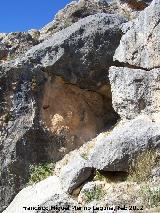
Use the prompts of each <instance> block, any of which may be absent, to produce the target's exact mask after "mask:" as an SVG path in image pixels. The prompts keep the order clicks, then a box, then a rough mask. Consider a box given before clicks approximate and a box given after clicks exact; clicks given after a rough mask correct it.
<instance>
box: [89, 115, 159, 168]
mask: <svg viewBox="0 0 160 213" xmlns="http://www.w3.org/2000/svg"><path fill="white" fill-rule="evenodd" d="M159 124H160V123H159V122H153V121H152V119H150V118H149V117H148V116H139V117H137V118H135V119H133V120H131V121H127V122H125V123H124V124H122V125H120V126H119V125H118V126H117V127H115V128H114V129H113V131H112V132H111V133H110V134H109V135H108V136H107V137H106V138H105V139H104V138H103V139H102V140H100V141H98V142H97V143H96V145H95V147H94V149H93V151H92V152H91V154H90V156H89V161H90V163H91V166H92V167H93V168H96V169H99V170H104V171H123V172H127V171H128V170H129V167H130V166H131V163H132V162H133V161H134V159H136V157H137V155H138V154H140V153H141V152H144V151H146V150H147V149H156V148H160V140H159V138H160V128H159Z"/></svg>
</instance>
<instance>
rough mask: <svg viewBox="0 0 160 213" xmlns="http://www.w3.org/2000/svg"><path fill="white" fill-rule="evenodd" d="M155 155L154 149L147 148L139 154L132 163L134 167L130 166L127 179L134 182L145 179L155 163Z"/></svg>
mask: <svg viewBox="0 0 160 213" xmlns="http://www.w3.org/2000/svg"><path fill="white" fill-rule="evenodd" d="M156 159H157V155H156V153H155V152H154V151H152V150H148V151H146V152H144V153H142V154H140V155H139V156H138V157H137V159H136V161H135V164H134V168H132V167H131V168H130V170H129V176H128V180H130V181H134V182H143V181H147V180H148V179H149V177H150V176H151V171H152V169H153V167H154V166H155V165H156Z"/></svg>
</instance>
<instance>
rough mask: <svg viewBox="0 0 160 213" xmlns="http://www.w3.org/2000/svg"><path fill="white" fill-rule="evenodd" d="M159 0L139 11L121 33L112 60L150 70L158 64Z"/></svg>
mask: <svg viewBox="0 0 160 213" xmlns="http://www.w3.org/2000/svg"><path fill="white" fill-rule="evenodd" d="M159 16H160V1H159V0H154V1H153V2H152V3H151V5H150V6H149V7H147V8H146V9H145V10H144V11H142V12H141V13H140V15H139V16H138V18H137V19H135V20H134V21H133V22H132V26H130V27H129V29H128V31H127V33H126V34H124V35H123V37H122V39H121V42H120V45H119V47H118V48H117V50H116V52H115V55H114V60H117V61H119V62H121V63H123V64H126V65H131V66H132V67H134V68H142V69H146V70H151V69H153V68H157V67H159V66H160V46H159V45H160V41H159V38H160V36H159V32H160V21H159Z"/></svg>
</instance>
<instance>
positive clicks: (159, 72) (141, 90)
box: [109, 67, 160, 119]
mask: <svg viewBox="0 0 160 213" xmlns="http://www.w3.org/2000/svg"><path fill="white" fill-rule="evenodd" d="M109 78H110V83H111V90H112V103H113V107H114V109H115V111H116V112H117V113H118V114H119V115H120V117H121V118H122V119H125V118H127V119H132V118H135V117H136V116H137V115H139V114H142V113H143V114H148V115H151V114H155V113H160V69H153V70H151V71H149V72H147V71H145V70H142V69H132V68H127V67H124V68H123V67H111V68H110V71H109ZM157 118H158V117H157Z"/></svg>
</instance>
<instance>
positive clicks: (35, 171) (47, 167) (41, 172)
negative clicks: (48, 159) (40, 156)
mask: <svg viewBox="0 0 160 213" xmlns="http://www.w3.org/2000/svg"><path fill="white" fill-rule="evenodd" d="M53 170H54V164H53V163H45V164H39V165H32V166H31V167H30V178H29V184H34V183H37V182H39V181H41V180H43V179H45V178H47V177H48V176H52V175H53Z"/></svg>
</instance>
